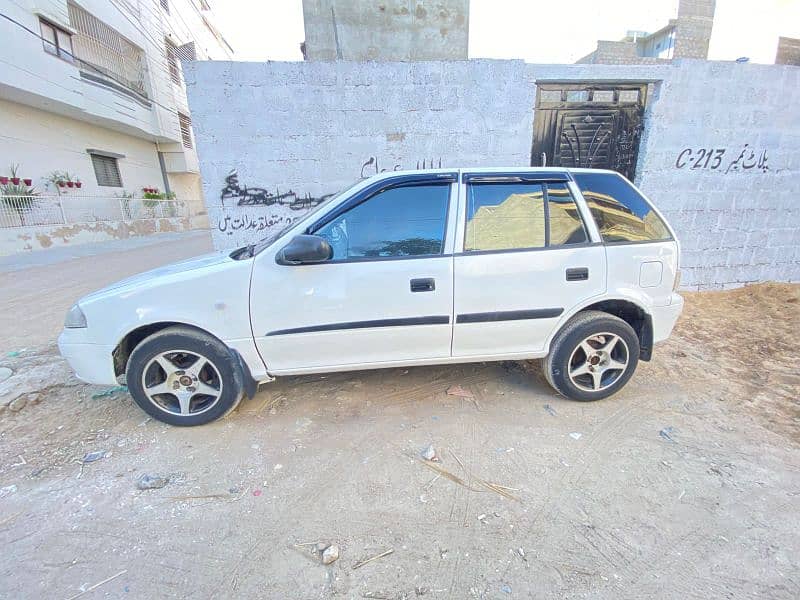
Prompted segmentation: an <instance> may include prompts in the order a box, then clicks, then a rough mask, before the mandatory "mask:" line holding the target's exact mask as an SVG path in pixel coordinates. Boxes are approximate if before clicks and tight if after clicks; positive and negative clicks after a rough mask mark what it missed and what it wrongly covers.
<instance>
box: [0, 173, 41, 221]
mask: <svg viewBox="0 0 800 600" xmlns="http://www.w3.org/2000/svg"><path fill="white" fill-rule="evenodd" d="M18 168H19V166H18V165H11V177H4V178H2V179H6V182H5V183H2V185H0V203H2V204H3V205H5V206H6V207H8V208H9V209H10V210H12V211H14V212H16V213H17V215H18V216H19V222H20V225H23V226H24V225H26V223H25V216H26V214H28V213H30V212H31V211H32V210H33V208H35V207H36V205H37V203H38V200H37V198H36V196H38V195H39V192H37V191H36V190H35V189H33V188H32V187H30V186H28V185H20V184H19V183H14V180H15V179H16V180H17V182H19V180H20V178H19V177H17V169H18ZM0 182H2V180H0Z"/></svg>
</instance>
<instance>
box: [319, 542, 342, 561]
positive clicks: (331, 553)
mask: <svg viewBox="0 0 800 600" xmlns="http://www.w3.org/2000/svg"><path fill="white" fill-rule="evenodd" d="M338 558H339V546H337V545H336V544H331V545H330V546H328V547H327V548H325V550H323V552H322V564H323V565H329V564H331V563H332V562H334V561H335V560H338Z"/></svg>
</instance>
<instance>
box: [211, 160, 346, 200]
mask: <svg viewBox="0 0 800 600" xmlns="http://www.w3.org/2000/svg"><path fill="white" fill-rule="evenodd" d="M332 195H333V194H325V195H324V196H319V197H314V196H311V195H310V194H306V195H305V196H298V195H297V194H295V193H294V192H293V191H292V190H289V191H288V192H283V193H281V192H280V191H278V190H277V189H276V190H275V193H274V194H273V193H272V192H268V191H267V190H265V189H264V188H248V187H247V186H244V187H242V186H240V185H239V174H238V173H237V171H236V169H233V170H231V172H230V173H228V176H227V177H226V178H225V187H224V188H222V193H221V194H220V197H219V199H220V202H222V206H223V207H224V206H225V199H226V198H236V199H237V202H236V204H237V205H238V206H272V205H274V204H280V205H282V206H288V207H289V208H291V209H292V210H305V209H307V208H313V207H315V206H317V205H318V204H320V203H322V202H324V201H325V200H327V199H328V198H330V197H331V196H332Z"/></svg>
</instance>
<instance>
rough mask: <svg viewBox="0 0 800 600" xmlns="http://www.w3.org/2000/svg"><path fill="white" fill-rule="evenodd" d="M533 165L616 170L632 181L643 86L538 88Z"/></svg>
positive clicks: (639, 126) (552, 86)
mask: <svg viewBox="0 0 800 600" xmlns="http://www.w3.org/2000/svg"><path fill="white" fill-rule="evenodd" d="M536 94H537V95H536V111H535V113H534V121H533V146H532V149H531V166H534V167H540V166H554V167H587V168H594V169H611V170H613V171H617V172H618V173H621V174H623V175H625V176H626V177H627V178H628V179H630V180H631V181H633V178H634V174H635V171H636V158H637V154H638V151H639V138H640V137H641V132H642V118H643V115H644V106H645V100H646V95H647V86H646V85H644V84H627V85H616V86H615V85H609V84H587V85H581V84H557V83H542V84H539V85H538V86H537V91H536Z"/></svg>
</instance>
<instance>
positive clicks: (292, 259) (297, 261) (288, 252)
mask: <svg viewBox="0 0 800 600" xmlns="http://www.w3.org/2000/svg"><path fill="white" fill-rule="evenodd" d="M331 257H333V249H332V248H331V245H330V244H329V243H328V242H327V240H326V239H325V238H322V237H320V236H318V235H298V236H295V237H294V238H292V241H291V242H289V243H288V244H287V245H286V246H284V247H283V248H282V249H281V250H279V251H278V253H277V254H276V255H275V262H276V263H278V264H279V265H304V264H313V263H321V262H325V261H326V260H330V259H331Z"/></svg>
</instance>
